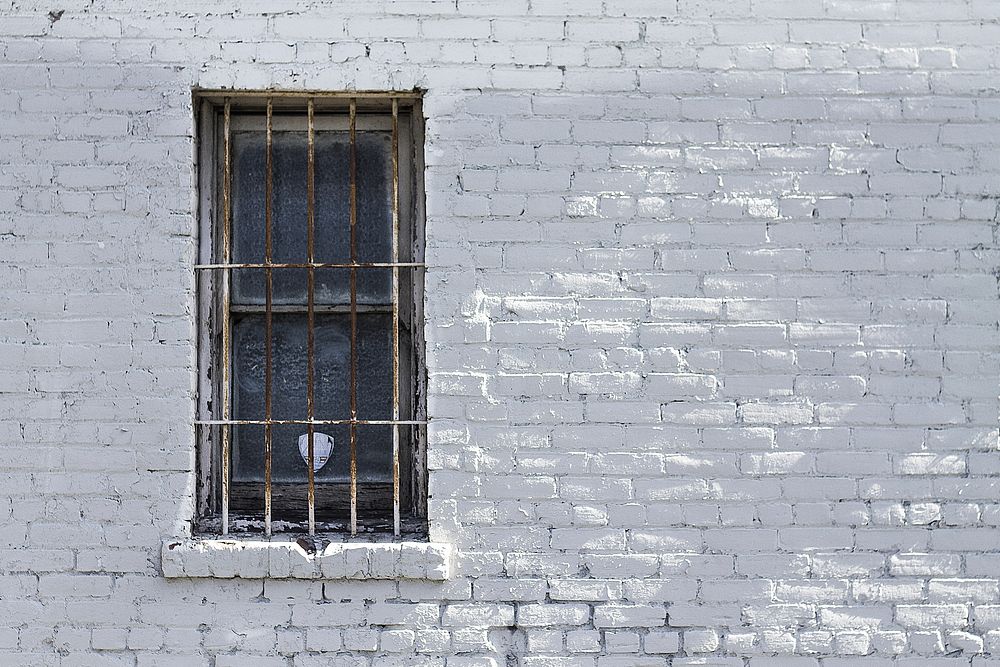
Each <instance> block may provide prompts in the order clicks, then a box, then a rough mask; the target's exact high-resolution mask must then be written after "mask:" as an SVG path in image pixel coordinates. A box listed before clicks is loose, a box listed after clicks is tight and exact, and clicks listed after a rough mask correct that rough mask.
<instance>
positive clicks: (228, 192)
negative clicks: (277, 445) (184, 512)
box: [220, 98, 233, 535]
mask: <svg viewBox="0 0 1000 667" xmlns="http://www.w3.org/2000/svg"><path fill="white" fill-rule="evenodd" d="M230 117H231V105H230V101H229V99H228V98H227V99H226V105H225V108H224V110H223V115H222V135H223V139H222V142H223V158H222V261H223V263H224V264H229V263H230V261H231V259H232V258H231V256H230V253H231V252H232V250H231V248H232V242H231V237H232V187H233V172H232V137H231V135H230V131H229V121H230ZM230 278H231V272H230V271H229V270H226V271H224V272H223V273H222V289H221V292H222V295H221V296H222V377H221V382H222V418H223V419H226V420H228V419H229V418H230V416H231V414H230V404H231V403H232V399H231V397H230V395H229V394H230V391H231V390H230V386H229V384H230V347H231V346H232V335H233V334H232V328H231V327H232V323H231V322H230V315H229V305H230V304H229V301H230V299H229V280H230ZM220 431H221V435H222V443H221V445H222V470H221V471H220V474H221V476H222V534H223V535H228V534H229V465H230V464H229V449H230V446H231V444H230V426H229V424H225V425H223V426H222V427H221V428H220Z"/></svg>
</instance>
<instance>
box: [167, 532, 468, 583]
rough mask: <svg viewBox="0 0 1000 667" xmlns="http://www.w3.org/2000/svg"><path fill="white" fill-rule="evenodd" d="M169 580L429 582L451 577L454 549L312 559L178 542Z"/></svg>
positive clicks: (269, 547) (287, 547)
mask: <svg viewBox="0 0 1000 667" xmlns="http://www.w3.org/2000/svg"><path fill="white" fill-rule="evenodd" d="M160 551H161V559H160V560H161V565H162V568H163V576H164V577H167V578H170V579H177V578H193V577H212V578H218V579H232V578H234V577H239V578H241V579H424V580H428V581H444V580H446V579H448V578H449V577H450V576H451V572H452V546H451V545H450V544H444V543H440V542H335V543H331V544H329V545H327V546H326V548H324V549H323V550H322V551H317V552H315V553H309V552H307V551H306V550H305V549H303V548H302V547H301V546H299V545H298V544H296V543H295V542H293V541H290V540H282V539H280V538H274V539H272V540H270V541H266V540H243V539H239V540H235V539H209V538H202V539H199V538H174V539H168V540H164V541H163V544H162V547H161V550H160Z"/></svg>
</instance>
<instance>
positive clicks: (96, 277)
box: [0, 0, 1000, 667]
mask: <svg viewBox="0 0 1000 667" xmlns="http://www.w3.org/2000/svg"><path fill="white" fill-rule="evenodd" d="M50 9H52V8H50V7H44V8H42V7H41V6H40V5H37V3H13V4H11V3H7V5H6V6H4V7H3V8H0V35H2V36H3V40H2V44H0V79H2V80H3V82H4V84H5V86H4V90H5V93H6V94H5V95H4V96H3V99H2V100H0V124H2V126H3V133H2V134H3V136H2V138H0V151H2V152H3V154H4V155H5V157H6V158H7V159H6V161H5V164H4V169H3V170H0V172H2V173H0V286H3V287H4V288H6V289H5V291H4V292H3V297H2V299H3V305H4V308H2V309H0V358H2V359H3V361H4V365H3V370H0V524H2V525H3V528H4V529H5V530H3V531H2V532H0V613H2V614H4V615H5V616H6V617H10V618H16V619H18V627H16V628H11V629H0V664H4V665H6V664H11V665H20V664H24V665H29V664H30V665H35V664H38V665H48V664H55V663H60V662H61V663H62V664H73V665H89V664H102V665H104V664H108V665H138V666H139V667H152V666H165V665H190V664H202V663H204V664H216V665H228V664H234V665H235V664H240V665H262V666H270V665H277V664H281V665H285V664H294V665H301V666H303V667H306V666H309V665H320V664H327V663H328V662H329V661H330V660H333V661H339V662H343V663H344V664H352V665H353V664H359V665H360V664H369V663H371V664H427V665H438V666H442V667H443V666H444V665H445V664H447V665H449V666H451V665H456V666H458V665H469V666H473V665H475V666H479V665H501V664H508V663H511V661H513V662H516V663H518V664H521V665H524V666H525V667H553V666H555V665H587V667H605V666H608V667H614V666H616V665H626V664H628V665H638V664H642V665H645V664H649V665H662V664H665V662H670V664H673V665H719V666H723V665H725V666H727V667H728V666H729V665H734V666H735V665H749V666H750V667H757V666H758V665H772V664H773V665H779V666H785V665H787V666H788V667H816V666H817V665H823V666H824V667H846V666H847V665H861V664H865V665H867V664H870V665H878V666H879V667H881V666H883V665H885V666H886V667H889V666H892V665H896V666H899V667H905V666H910V665H917V664H921V665H922V664H932V665H937V664H941V665H945V664H948V665H950V664H957V663H958V662H961V663H962V664H970V660H971V661H972V662H971V664H974V665H977V666H978V665H980V664H981V665H982V666H983V667H986V666H987V665H992V664H993V662H995V660H993V659H991V658H989V657H988V655H990V654H996V653H997V652H1000V611H998V610H1000V598H998V590H1000V589H998V582H1000V560H998V558H997V557H996V554H995V553H993V552H994V551H996V544H997V534H998V527H1000V503H998V501H997V483H996V477H997V475H998V474H1000V466H998V464H997V463H996V458H997V450H998V445H997V442H998V433H997V428H996V415H997V397H996V376H997V373H998V372H1000V362H998V354H997V351H998V348H997V343H996V341H997V307H996V303H997V298H996V297H997V292H996V271H997V265H998V262H1000V249H998V244H1000V236H998V234H1000V232H998V227H997V219H998V218H997V211H998V203H997V200H998V197H1000V190H998V188H997V162H996V159H995V157H994V153H995V150H993V149H994V148H995V147H996V144H997V142H998V139H997V137H998V136H1000V133H998V120H1000V83H998V82H1000V65H998V62H997V59H996V57H995V54H993V53H992V52H991V51H990V50H989V48H987V47H985V46H984V45H990V44H994V43H996V42H997V39H998V37H1000V28H998V26H997V24H996V21H997V20H998V19H1000V12H998V11H997V9H996V7H995V3H991V2H989V1H987V0H971V1H970V2H964V3H927V2H923V1H922V0H893V1H892V2H889V1H888V0H886V1H882V0H878V1H873V2H860V1H858V0H829V1H827V2H823V3H803V2H791V1H790V0H754V2H752V3H751V2H749V0H736V1H725V0H680V1H679V2H677V3H663V2H655V1H651V0H627V1H626V0H604V1H603V2H602V1H601V0H582V1H581V0H577V1H575V2H571V1H570V0H532V1H531V2H528V0H517V1H513V2H504V3H496V2H483V0H457V2H445V1H443V0H407V1H406V2H397V3H367V4H365V3H347V4H346V5H345V6H343V7H341V8H339V9H338V10H337V11H331V9H330V7H329V6H327V5H325V4H324V3H321V2H315V1H312V0H307V1H306V2H304V3H299V4H297V5H296V6H295V7H294V8H281V7H278V8H275V7H266V8H265V7H263V6H258V5H257V4H254V3H250V4H246V3H244V4H242V5H235V4H233V3H226V2H223V3H222V4H220V5H217V6H213V7H211V8H202V9H199V10H198V11H197V12H191V11H189V10H187V9H184V8H174V7H169V6H164V7H160V8H157V9H156V10H155V11H154V10H153V8H151V7H149V6H143V5H142V3H136V2H128V1H125V0H114V1H113V2H104V3H98V4H97V5H95V6H91V7H88V8H86V11H84V9H81V8H79V7H74V6H67V7H66V8H65V11H63V12H61V13H60V10H52V11H51V12H50ZM220 86H225V87H234V88H246V89H254V88H256V89H262V88H279V89H293V90H316V89H318V90H322V89H335V90H344V89H354V90H384V89H397V90H409V89H412V88H415V87H416V88H420V89H423V90H425V100H424V113H425V115H426V117H427V118H426V120H427V136H426V146H425V156H426V162H427V168H426V171H425V174H424V180H425V184H426V195H427V202H426V204H427V206H426V210H427V234H426V237H427V238H426V246H427V253H426V254H427V257H428V264H429V266H428V269H427V271H426V289H425V313H426V328H425V331H424V333H425V336H426V339H427V351H428V358H429V363H428V366H429V368H428V394H429V395H428V413H429V418H430V422H431V423H430V426H429V428H428V461H429V469H430V472H429V480H428V488H429V493H430V501H429V526H430V534H431V537H432V539H433V541H432V542H430V543H419V544H416V543H404V544H402V545H400V544H398V543H396V544H392V543H372V542H363V541H361V542H343V541H340V540H339V539H338V540H334V541H333V542H332V543H331V544H330V545H329V546H328V547H326V548H325V549H323V550H322V551H321V552H319V553H317V554H308V553H306V552H305V551H303V550H302V549H300V548H298V547H296V546H292V544H293V543H292V542H289V541H288V540H286V539H285V536H282V537H281V538H280V539H279V538H276V539H275V540H273V541H271V542H263V541H259V540H253V539H251V540H246V539H243V538H240V539H237V540H231V541H227V542H221V541H212V540H205V539H200V538H198V537H192V536H191V535H190V521H191V519H192V517H193V512H194V508H195V505H196V488H197V487H196V484H195V474H196V472H195V471H196V468H197V466H196V465H195V464H196V461H197V457H196V453H195V440H194V437H193V430H192V429H191V428H190V420H191V419H192V415H193V411H192V402H191V399H192V396H193V388H194V387H195V385H196V378H197V372H196V362H197V356H196V349H195V344H196V338H195V332H196V330H197V329H196V324H197V306H196V302H195V284H194V280H193V276H192V270H191V267H190V264H191V263H192V261H193V258H194V257H195V256H196V254H197V253H196V249H197V243H198V238H197V234H196V233H195V232H196V229H197V223H196V221H195V219H194V216H193V206H192V203H193V202H196V201H197V200H198V193H197V192H196V190H195V186H194V179H193V174H194V166H195V165H194V150H195V146H196V137H195V135H194V128H195V123H194V119H193V117H192V116H193V114H192V109H191V91H192V89H193V88H212V87H220ZM171 545H174V546H173V547H172V548H171ZM202 626H204V627H208V628H209V630H206V631H203V630H200V629H199V628H202ZM339 662H338V664H339Z"/></svg>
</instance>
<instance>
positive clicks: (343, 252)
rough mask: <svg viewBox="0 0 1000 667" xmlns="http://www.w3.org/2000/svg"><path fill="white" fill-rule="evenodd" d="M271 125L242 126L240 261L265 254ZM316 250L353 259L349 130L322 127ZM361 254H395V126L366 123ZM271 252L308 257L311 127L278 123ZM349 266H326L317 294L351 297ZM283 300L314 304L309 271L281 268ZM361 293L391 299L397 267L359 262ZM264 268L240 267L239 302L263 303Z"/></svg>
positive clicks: (236, 213)
mask: <svg viewBox="0 0 1000 667" xmlns="http://www.w3.org/2000/svg"><path fill="white" fill-rule="evenodd" d="M263 125H264V120H263V118H262V119H261V129H260V130H251V131H245V130H241V131H236V132H233V133H232V154H233V163H232V179H233V181H232V183H233V190H232V201H233V261H234V262H236V263H262V262H264V259H265V193H266V188H265V184H266V178H267V161H266V152H267V148H266V134H265V131H264V128H263ZM314 136H315V139H314V141H315V143H314V150H315V167H316V170H315V179H316V199H315V249H314V250H315V252H314V255H315V260H316V261H317V262H334V263H346V262H349V261H350V260H351V250H350V238H351V236H350V234H351V232H350V142H349V136H348V133H347V132H346V131H342V130H323V131H320V130H317V131H316V132H315V135H314ZM356 141H357V144H356V145H357V181H356V183H357V188H356V190H357V223H356V224H357V226H356V238H357V258H358V261H359V262H389V261H391V260H392V245H391V244H392V236H391V234H392V134H391V132H383V131H371V130H366V131H360V130H359V131H357V133H356ZM271 176H272V200H271V215H272V223H271V225H272V226H271V235H272V246H271V258H272V261H273V262H275V263H301V262H306V261H308V257H309V255H308V251H307V248H308V246H307V238H308V208H307V205H308V200H307V194H308V137H307V134H306V132H305V131H286V130H282V131H277V130H275V131H273V132H272V170H271ZM349 273H350V272H349V271H347V270H325V271H317V272H316V292H315V298H316V302H317V303H321V304H346V303H349V302H350V287H349V283H348V276H349ZM272 281H273V300H274V303H276V304H289V305H290V304H305V303H306V301H307V293H306V289H307V285H306V272H305V271H302V270H294V269H275V270H274V271H273V278H272ZM357 289H358V296H357V300H358V303H361V304H386V303H389V302H390V273H389V272H387V271H385V270H378V269H359V270H358V279H357ZM264 290H265V282H264V272H263V271H262V270H245V271H236V272H234V275H233V297H232V298H233V303H236V304H263V303H264V300H265V292H264Z"/></svg>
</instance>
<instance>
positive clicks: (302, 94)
mask: <svg viewBox="0 0 1000 667" xmlns="http://www.w3.org/2000/svg"><path fill="white" fill-rule="evenodd" d="M195 94H197V95H199V96H203V97H204V96H208V95H225V96H226V97H232V98H234V99H238V98H245V97H251V98H259V99H265V98H268V97H296V98H302V99H305V98H308V97H316V98H337V99H345V100H348V99H351V98H363V99H369V98H374V99H379V100H386V101H389V100H391V99H392V98H396V99H401V100H419V99H420V98H422V97H423V93H421V92H419V91H416V90H389V91H386V90H228V89H226V88H201V89H198V90H196V91H195Z"/></svg>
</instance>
